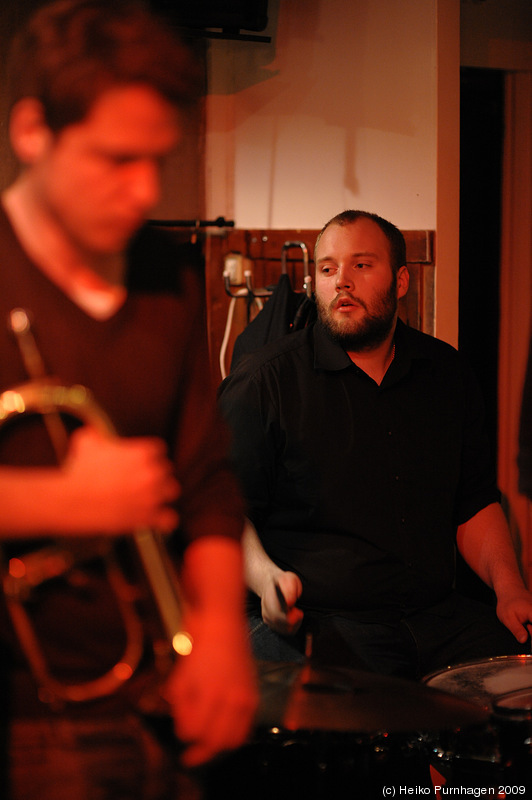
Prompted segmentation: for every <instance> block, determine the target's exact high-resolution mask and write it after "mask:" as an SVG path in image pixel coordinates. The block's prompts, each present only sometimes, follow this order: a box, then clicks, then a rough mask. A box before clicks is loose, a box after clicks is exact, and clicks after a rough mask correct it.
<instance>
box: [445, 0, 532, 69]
mask: <svg viewBox="0 0 532 800" xmlns="http://www.w3.org/2000/svg"><path fill="white" fill-rule="evenodd" d="M460 29H461V46H460V61H461V64H462V66H464V67H480V68H489V69H504V70H519V71H520V70H528V71H530V70H532V3H531V2H530V0H483V2H478V0H462V4H461V11H460Z"/></svg>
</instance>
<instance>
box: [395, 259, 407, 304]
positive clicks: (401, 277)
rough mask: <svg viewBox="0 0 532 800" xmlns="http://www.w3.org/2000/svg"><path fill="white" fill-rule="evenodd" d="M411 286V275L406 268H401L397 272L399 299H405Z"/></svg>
mask: <svg viewBox="0 0 532 800" xmlns="http://www.w3.org/2000/svg"><path fill="white" fill-rule="evenodd" d="M409 285H410V273H409V272H408V270H407V268H406V267H404V266H403V267H399V269H398V270H397V299H398V300H399V298H401V297H404V296H405V294H406V293H407V292H408V287H409Z"/></svg>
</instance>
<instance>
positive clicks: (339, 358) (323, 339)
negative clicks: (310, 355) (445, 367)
mask: <svg viewBox="0 0 532 800" xmlns="http://www.w3.org/2000/svg"><path fill="white" fill-rule="evenodd" d="M411 330H412V329H411V328H409V327H408V326H407V325H405V323H404V322H403V321H402V320H401V319H398V320H397V327H396V329H395V336H394V340H395V358H394V364H393V367H394V369H393V373H394V374H395V377H398V376H399V374H401V375H403V374H405V373H406V372H408V370H409V368H410V364H411V363H412V361H413V360H415V359H426V358H430V352H429V350H428V349H427V347H426V340H425V337H424V336H421V335H420V336H410V335H409V331H411ZM313 336H314V368H315V369H325V370H330V371H339V370H342V369H346V368H347V367H353V366H354V364H353V362H352V361H351V359H350V358H349V356H348V355H347V353H346V352H345V350H344V349H343V347H341V346H340V345H339V344H337V343H336V342H334V341H333V340H332V339H331V338H330V337H329V335H328V334H327V332H326V330H325V328H324V327H323V325H322V324H321V323H320V322H319V321H318V322H316V323H315V325H314V330H313Z"/></svg>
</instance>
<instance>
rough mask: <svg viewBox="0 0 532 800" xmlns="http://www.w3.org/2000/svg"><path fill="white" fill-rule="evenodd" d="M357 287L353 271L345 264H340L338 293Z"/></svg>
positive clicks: (337, 279)
mask: <svg viewBox="0 0 532 800" xmlns="http://www.w3.org/2000/svg"><path fill="white" fill-rule="evenodd" d="M354 285H355V276H354V272H353V270H352V269H351V268H350V267H349V266H348V265H345V264H340V265H339V266H338V270H337V272H336V288H337V290H338V291H340V290H341V289H351V288H353V286H354Z"/></svg>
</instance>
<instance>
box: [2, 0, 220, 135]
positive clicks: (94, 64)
mask: <svg viewBox="0 0 532 800" xmlns="http://www.w3.org/2000/svg"><path fill="white" fill-rule="evenodd" d="M7 77H8V92H9V97H10V107H11V108H12V107H13V106H14V105H15V104H16V103H17V102H18V101H19V100H21V99H22V98H23V97H35V98H37V99H38V100H40V102H41V103H42V105H43V109H44V114H45V119H46V122H47V124H48V126H49V127H50V128H51V130H52V131H54V132H58V131H60V130H61V129H62V128H64V127H65V126H67V125H70V124H72V123H74V122H79V121H80V120H82V119H84V117H85V116H86V115H87V113H88V112H89V110H90V108H91V107H92V105H93V104H94V102H95V100H96V99H97V98H98V97H99V96H100V95H101V94H102V93H103V92H104V91H106V90H107V89H110V88H112V87H113V86H117V85H126V84H131V83H144V84H147V85H149V86H151V87H152V88H154V89H156V90H157V91H158V92H159V93H160V94H161V95H162V96H163V97H164V98H165V99H167V100H168V101H169V102H171V103H172V104H173V105H174V106H176V107H177V108H185V107H187V106H188V105H190V104H191V103H192V102H193V101H194V100H196V99H197V97H198V96H199V94H200V93H201V91H202V90H203V89H204V84H205V77H204V74H203V71H202V68H201V67H200V65H199V64H198V62H197V60H196V59H195V58H194V56H193V54H192V52H191V50H190V49H189V47H188V46H187V45H185V43H184V42H183V41H182V40H181V38H180V37H179V36H178V34H177V31H176V30H173V29H172V27H171V26H170V24H169V23H165V22H163V20H162V19H159V18H158V17H156V16H155V15H154V14H153V13H152V12H150V11H149V10H148V9H147V7H146V6H145V5H144V4H142V3H141V2H138V1H137V0H56V2H54V3H51V4H50V5H46V6H45V7H43V8H41V9H40V10H38V11H37V12H36V13H35V14H34V15H33V16H32V17H31V18H30V19H29V21H28V22H27V23H26V25H25V26H24V27H23V28H22V30H21V31H20V32H19V33H18V34H17V36H16V37H15V38H14V40H13V43H12V47H11V52H10V57H9V60H8V67H7Z"/></svg>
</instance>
